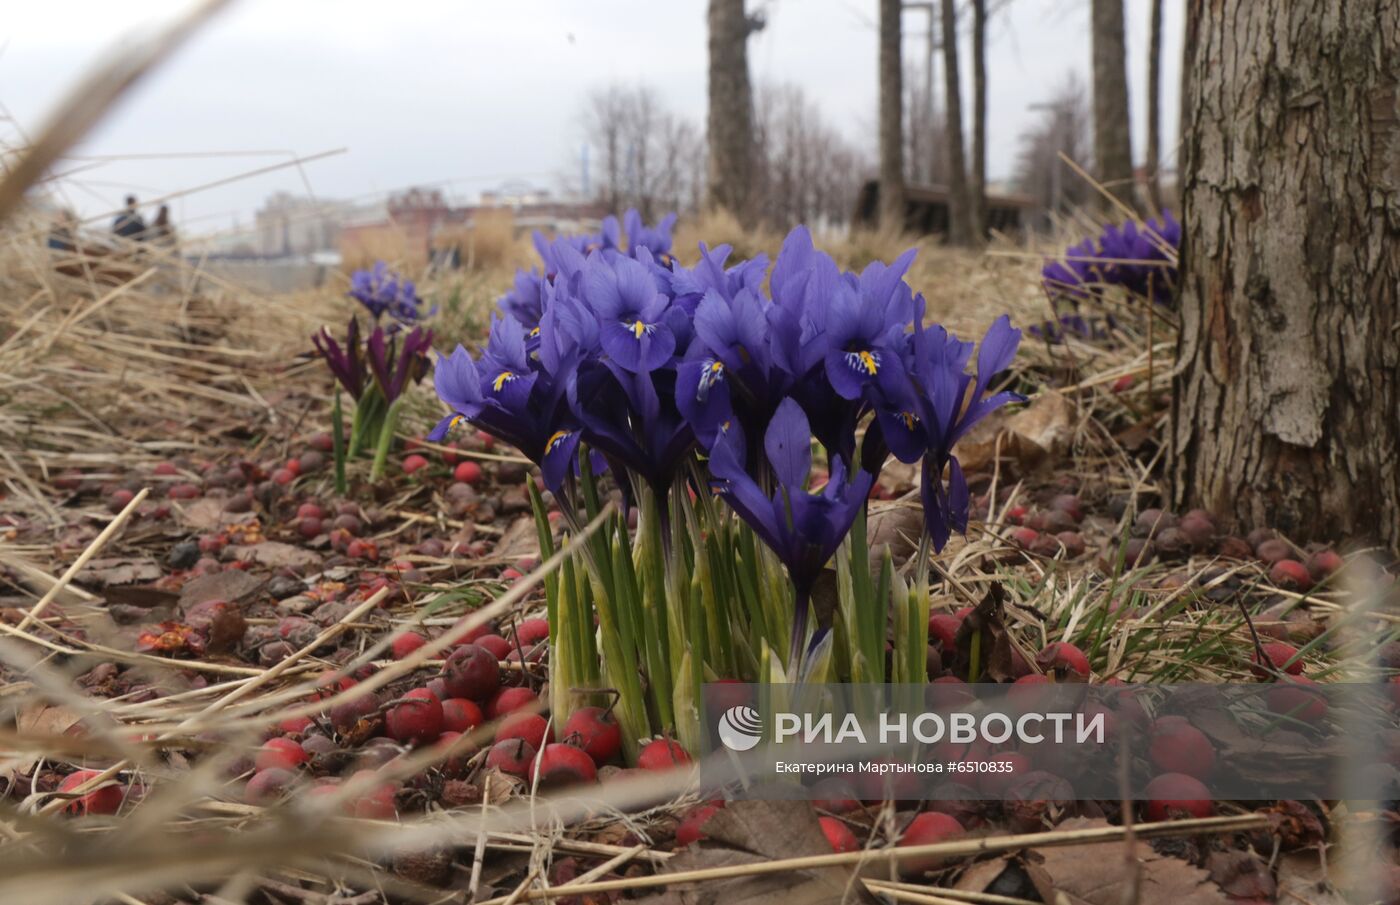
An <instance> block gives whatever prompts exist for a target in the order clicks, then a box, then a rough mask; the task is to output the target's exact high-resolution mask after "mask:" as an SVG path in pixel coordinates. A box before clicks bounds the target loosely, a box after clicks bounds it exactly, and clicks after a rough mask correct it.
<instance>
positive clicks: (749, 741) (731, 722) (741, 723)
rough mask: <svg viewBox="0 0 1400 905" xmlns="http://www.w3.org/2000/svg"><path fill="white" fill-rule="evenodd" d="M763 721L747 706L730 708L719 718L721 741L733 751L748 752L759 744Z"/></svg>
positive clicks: (740, 705) (741, 705)
mask: <svg viewBox="0 0 1400 905" xmlns="http://www.w3.org/2000/svg"><path fill="white" fill-rule="evenodd" d="M762 734H763V721H762V720H761V719H760V718H759V716H758V711H757V710H754V709H753V708H752V707H749V706H747V705H745V704H738V705H736V706H734V707H730V708H729V709H728V710H726V711H725V712H724V713H723V714H721V715H720V718H719V740H720V741H721V742H723V743H724V747H726V748H728V749H730V750H731V751H748V750H749V749H750V748H753V747H754V746H755V745H757V744H758V741H759V736H761V735H762Z"/></svg>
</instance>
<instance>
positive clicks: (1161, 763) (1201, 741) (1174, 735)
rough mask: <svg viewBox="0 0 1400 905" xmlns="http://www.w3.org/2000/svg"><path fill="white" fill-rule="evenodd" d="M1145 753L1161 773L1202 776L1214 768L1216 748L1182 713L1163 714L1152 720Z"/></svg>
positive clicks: (1207, 774)
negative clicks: (1150, 734) (1174, 714)
mask: <svg viewBox="0 0 1400 905" xmlns="http://www.w3.org/2000/svg"><path fill="white" fill-rule="evenodd" d="M1147 756H1148V758H1149V759H1150V760H1151V761H1152V764H1153V765H1154V766H1155V767H1156V768H1157V769H1158V770H1161V771H1162V772H1163V773H1185V774H1186V775H1188V776H1194V777H1196V778H1197V779H1205V778H1206V777H1208V776H1210V774H1211V771H1212V770H1214V769H1215V748H1214V747H1213V746H1212V745H1211V743H1210V739H1208V738H1206V735H1205V733H1204V732H1202V731H1201V730H1199V729H1197V728H1196V727H1195V726H1192V725H1191V724H1190V723H1188V722H1187V721H1186V718H1185V717H1180V716H1164V717H1161V718H1160V719H1158V720H1157V722H1155V723H1153V724H1152V737H1151V741H1150V743H1149V745H1148V749H1147Z"/></svg>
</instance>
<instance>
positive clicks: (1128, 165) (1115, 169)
mask: <svg viewBox="0 0 1400 905" xmlns="http://www.w3.org/2000/svg"><path fill="white" fill-rule="evenodd" d="M1091 6H1092V22H1091V23H1090V32H1091V34H1090V42H1091V43H1092V45H1093V58H1094V67H1093V71H1094V165H1095V170H1096V174H1097V176H1098V179H1099V182H1101V183H1103V186H1104V188H1106V189H1107V190H1108V191H1109V192H1111V193H1112V194H1113V195H1114V196H1116V197H1117V198H1118V199H1119V200H1120V201H1122V202H1123V203H1124V204H1127V205H1128V206H1130V207H1131V206H1133V148H1132V137H1131V133H1130V131H1129V130H1130V125H1131V124H1130V123H1129V121H1128V54H1127V49H1126V47H1125V46H1124V37H1123V0H1092V4H1091Z"/></svg>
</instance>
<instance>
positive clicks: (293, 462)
mask: <svg viewBox="0 0 1400 905" xmlns="http://www.w3.org/2000/svg"><path fill="white" fill-rule="evenodd" d="M282 467H283V468H285V469H286V470H287V471H290V472H291V473H292V474H293V475H294V476H295V477H298V478H299V477H301V462H300V461H299V460H297V459H288V460H287V464H286V465H283V466H282Z"/></svg>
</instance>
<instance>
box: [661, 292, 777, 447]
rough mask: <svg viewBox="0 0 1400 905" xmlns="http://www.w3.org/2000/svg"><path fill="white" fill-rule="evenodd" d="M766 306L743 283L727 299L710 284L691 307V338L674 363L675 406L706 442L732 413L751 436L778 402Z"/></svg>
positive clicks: (765, 421)
mask: <svg viewBox="0 0 1400 905" xmlns="http://www.w3.org/2000/svg"><path fill="white" fill-rule="evenodd" d="M765 307H766V305H765V303H764V302H763V300H762V298H761V297H760V296H759V295H758V293H756V292H754V291H753V290H751V289H749V288H748V287H747V286H745V287H743V288H741V289H740V290H739V291H738V292H737V293H735V295H734V297H733V298H732V299H727V298H725V296H724V295H722V294H721V293H720V292H719V291H717V290H715V289H711V290H709V291H708V292H706V293H705V296H704V298H703V299H702V300H701V302H700V304H699V305H698V306H697V307H696V310H695V317H694V320H693V326H694V330H695V339H694V340H693V341H692V342H691V344H690V348H689V349H688V350H687V352H686V356H685V359H684V360H683V361H682V362H681V363H680V366H679V367H678V368H677V377H676V407H677V408H678V409H680V411H681V413H682V414H683V415H684V416H685V417H686V419H687V420H688V421H689V422H690V423H691V425H692V426H693V427H694V428H695V434H696V437H698V438H699V440H700V442H701V443H702V444H704V445H705V446H709V445H711V444H712V443H714V439H715V434H716V432H717V431H718V430H719V428H720V426H721V425H722V424H723V423H724V422H726V421H728V420H730V419H731V418H735V417H737V418H738V419H739V421H740V422H741V423H742V424H743V425H744V426H745V427H746V428H747V429H749V430H750V431H753V432H755V435H756V432H758V431H760V430H761V428H762V426H763V425H765V424H767V423H768V417H769V416H771V415H772V413H773V409H774V408H775V407H776V406H777V402H778V399H775V398H773V395H774V389H775V384H774V383H773V381H771V380H770V377H771V376H772V375H773V366H772V362H771V356H770V355H769V349H768V324H767V318H766V317H765V310H764V309H765ZM777 386H779V387H781V384H778V385H777ZM779 398H781V397H780V396H779Z"/></svg>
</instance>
